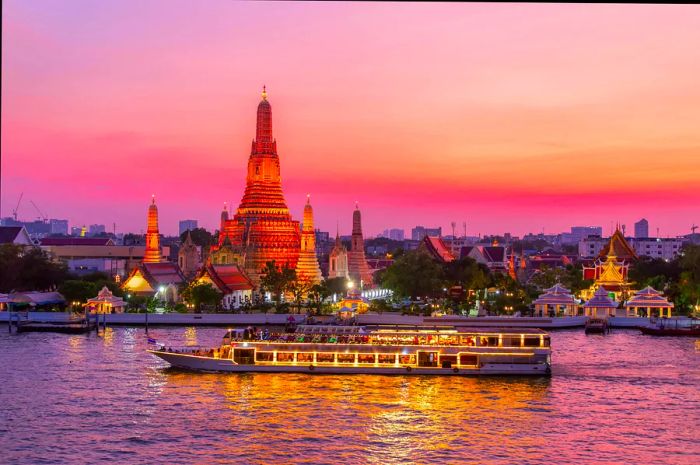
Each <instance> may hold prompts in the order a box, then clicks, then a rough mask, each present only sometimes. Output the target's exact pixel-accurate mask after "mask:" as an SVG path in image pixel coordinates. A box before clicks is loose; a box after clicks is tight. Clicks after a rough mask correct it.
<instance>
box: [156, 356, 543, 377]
mask: <svg viewBox="0 0 700 465" xmlns="http://www.w3.org/2000/svg"><path fill="white" fill-rule="evenodd" d="M149 352H150V353H152V354H153V355H156V356H157V357H160V358H162V359H163V360H165V361H166V362H168V363H169V364H170V365H172V366H173V367H177V368H181V369H184V370H191V371H202V372H225V373H308V374H379V375H446V376H470V375H471V376H474V375H518V376H523V375H528V376H549V375H551V369H550V367H549V366H548V365H547V364H544V363H532V364H530V363H527V364H526V363H518V364H505V363H484V364H482V365H481V366H474V367H459V368H439V367H414V366H392V367H367V366H337V365H317V364H303V363H299V364H290V365H273V364H256V365H239V364H236V363H233V361H232V360H230V359H217V358H211V357H200V356H196V355H189V354H179V353H173V352H163V351H158V350H150V351H149Z"/></svg>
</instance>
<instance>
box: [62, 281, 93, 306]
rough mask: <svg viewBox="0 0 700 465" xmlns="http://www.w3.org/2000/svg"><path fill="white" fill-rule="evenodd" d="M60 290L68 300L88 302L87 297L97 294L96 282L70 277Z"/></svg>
mask: <svg viewBox="0 0 700 465" xmlns="http://www.w3.org/2000/svg"><path fill="white" fill-rule="evenodd" d="M58 292H60V293H61V295H63V297H65V298H66V300H67V301H68V302H75V301H77V302H81V303H85V302H87V299H90V298H92V297H96V296H97V292H96V291H95V285H94V283H91V282H89V281H81V280H78V279H68V280H66V281H64V282H63V283H62V284H61V285H60V286H59V287H58Z"/></svg>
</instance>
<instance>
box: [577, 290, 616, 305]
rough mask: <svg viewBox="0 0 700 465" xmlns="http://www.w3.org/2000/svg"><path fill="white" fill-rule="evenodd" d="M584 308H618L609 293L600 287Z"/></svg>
mask: <svg viewBox="0 0 700 465" xmlns="http://www.w3.org/2000/svg"><path fill="white" fill-rule="evenodd" d="M583 306H584V307H587V308H591V307H593V308H617V302H615V301H613V300H612V299H611V298H610V297H609V296H608V291H607V290H606V289H605V288H604V287H603V286H600V287H599V288H598V290H597V291H595V294H593V297H592V298H591V299H590V300H589V301H588V302H586V303H585V304H583Z"/></svg>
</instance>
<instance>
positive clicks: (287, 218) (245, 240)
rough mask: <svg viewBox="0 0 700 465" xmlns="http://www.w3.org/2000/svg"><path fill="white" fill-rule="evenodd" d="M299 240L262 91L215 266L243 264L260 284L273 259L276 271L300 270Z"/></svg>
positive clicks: (214, 249) (216, 250) (214, 252)
mask: <svg viewBox="0 0 700 465" xmlns="http://www.w3.org/2000/svg"><path fill="white" fill-rule="evenodd" d="M224 213H225V214H224ZM300 241H301V237H300V231H299V222H298V221H294V220H292V216H291V214H290V213H289V209H288V208H287V204H286V202H285V200H284V195H283V193H282V178H281V174H280V160H279V156H278V155H277V141H276V140H275V139H274V138H273V136H272V107H271V106H270V102H268V100H267V92H266V90H265V88H263V92H262V100H261V101H260V103H259V104H258V111H257V124H256V131H255V139H254V140H253V143H252V147H251V152H250V157H249V158H248V174H247V177H246V187H245V191H244V193H243V198H242V199H241V203H240V205H239V206H238V209H237V210H236V213H235V215H234V216H233V218H231V219H229V218H228V212H227V211H226V210H224V212H222V218H221V230H220V234H219V243H218V244H217V245H215V246H213V247H212V258H211V262H212V263H217V264H236V263H238V264H243V267H244V269H245V271H246V273H247V274H248V275H249V276H250V278H251V279H252V281H253V282H254V283H255V284H256V285H258V284H259V283H260V278H261V275H260V273H261V270H262V269H263V268H264V267H265V264H266V263H267V262H269V261H274V262H275V264H276V265H277V266H278V267H281V266H288V267H290V268H292V269H294V268H296V265H297V260H298V258H299V250H300ZM220 249H224V251H223V252H222V251H221V250H220Z"/></svg>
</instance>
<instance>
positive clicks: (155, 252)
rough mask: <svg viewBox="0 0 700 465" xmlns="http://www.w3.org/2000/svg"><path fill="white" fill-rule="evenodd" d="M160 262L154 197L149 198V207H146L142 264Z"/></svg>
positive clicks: (156, 211) (156, 208) (156, 210)
mask: <svg viewBox="0 0 700 465" xmlns="http://www.w3.org/2000/svg"><path fill="white" fill-rule="evenodd" d="M161 260H162V256H161V250H160V233H159V232H158V207H156V196H155V195H154V196H153V197H152V198H151V205H149V206H148V229H147V230H146V251H145V252H144V255H143V262H144V263H158V262H160V261H161Z"/></svg>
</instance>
